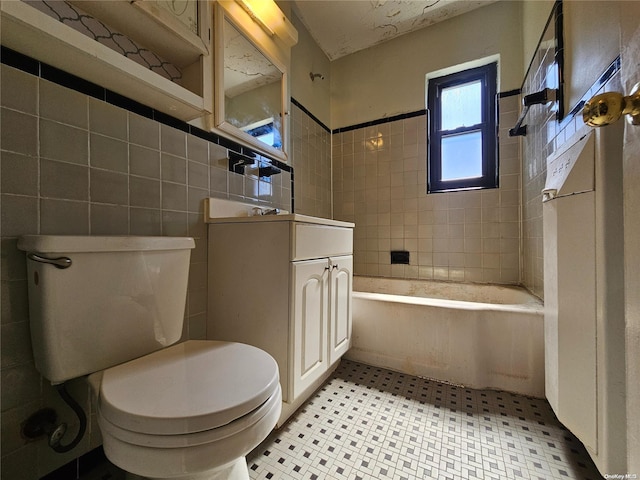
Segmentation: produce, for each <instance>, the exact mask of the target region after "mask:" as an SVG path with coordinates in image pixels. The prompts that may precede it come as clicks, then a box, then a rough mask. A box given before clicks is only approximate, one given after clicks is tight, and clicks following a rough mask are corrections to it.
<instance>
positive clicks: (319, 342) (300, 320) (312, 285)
mask: <svg viewBox="0 0 640 480" xmlns="http://www.w3.org/2000/svg"><path fill="white" fill-rule="evenodd" d="M329 270H330V269H329V262H328V259H326V258H325V259H321V260H308V261H304V262H292V277H293V299H292V301H293V335H292V338H293V348H292V351H291V356H292V365H293V369H292V370H293V382H292V384H293V392H292V398H296V397H298V395H300V394H301V393H302V392H303V391H304V389H305V388H307V387H309V386H310V385H311V384H312V383H313V382H314V381H315V380H317V379H318V378H319V377H320V376H321V375H322V374H323V373H324V372H326V370H327V368H328V362H327V343H326V341H327V332H328V325H327V319H328V313H329V312H328V295H329V288H328V287H329V280H328V279H329V275H330V271H329Z"/></svg>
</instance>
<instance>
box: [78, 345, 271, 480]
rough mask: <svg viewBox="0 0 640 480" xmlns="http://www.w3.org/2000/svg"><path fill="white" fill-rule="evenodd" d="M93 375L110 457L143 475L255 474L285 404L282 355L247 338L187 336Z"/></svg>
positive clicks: (202, 476) (208, 476)
mask: <svg viewBox="0 0 640 480" xmlns="http://www.w3.org/2000/svg"><path fill="white" fill-rule="evenodd" d="M89 381H90V383H91V385H92V388H93V391H94V393H95V394H96V398H97V406H98V424H99V426H100V430H101V432H102V436H103V446H104V451H105V454H106V455H107V458H109V460H110V461H111V462H112V463H114V464H115V465H118V466H119V467H120V468H122V469H124V470H126V471H127V472H130V473H133V474H136V475H139V476H142V477H143V478H153V479H164V478H188V479H190V480H191V479H193V480H195V479H198V480H199V479H203V480H204V479H207V480H210V479H218V478H220V479H222V478H225V479H234V480H235V479H248V478H249V476H248V470H247V466H246V461H245V458H244V457H245V455H246V454H247V453H249V452H250V451H251V450H252V449H253V448H255V447H256V446H257V445H258V443H260V442H261V441H262V439H264V438H266V436H267V435H268V434H269V432H270V431H271V429H272V428H273V426H274V424H275V422H276V421H277V419H278V417H279V415H280V409H281V405H282V396H281V392H280V383H279V377H278V366H277V364H276V362H275V360H273V358H272V357H271V356H270V355H268V354H267V353H266V352H264V351H262V350H259V349H257V348H255V347H252V346H249V345H244V344H240V343H229V342H216V341H196V340H191V341H186V342H184V343H180V344H178V345H174V346H172V347H169V348H166V349H163V350H160V351H157V352H154V353H152V354H149V355H146V356H144V357H141V358H138V359H135V360H132V361H130V362H127V363H124V364H122V365H118V366H116V367H113V368H110V369H108V370H105V371H104V372H99V373H95V374H92V375H90V377H89Z"/></svg>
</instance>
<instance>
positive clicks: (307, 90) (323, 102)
mask: <svg viewBox="0 0 640 480" xmlns="http://www.w3.org/2000/svg"><path fill="white" fill-rule="evenodd" d="M290 18H291V22H292V23H293V25H294V26H295V27H296V29H297V30H298V43H297V44H296V45H295V46H294V47H293V48H292V49H291V96H292V97H293V98H295V99H296V100H297V101H298V102H300V103H301V104H302V105H303V106H304V107H305V108H306V109H307V110H309V111H310V112H311V113H313V115H314V116H315V117H316V118H317V119H318V120H320V121H321V122H322V123H324V124H325V125H326V126H328V127H330V123H331V118H330V111H331V101H330V89H329V87H330V85H331V65H330V62H329V59H328V58H327V56H326V55H325V54H324V52H323V51H322V50H321V49H320V47H318V45H317V44H316V42H315V41H314V40H313V38H312V37H311V35H310V34H309V32H308V31H307V29H306V28H305V26H304V25H303V23H302V22H301V21H300V20H299V19H298V17H297V16H296V15H295V14H293V15H292V16H291V17H290ZM310 72H313V73H321V74H322V75H324V80H321V79H319V78H316V79H315V80H314V81H311V78H310V77H309V73H310Z"/></svg>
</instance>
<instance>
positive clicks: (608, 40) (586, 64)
mask: <svg viewBox="0 0 640 480" xmlns="http://www.w3.org/2000/svg"><path fill="white" fill-rule="evenodd" d="M634 3H636V2H614V1H607V2H584V1H578V2H576V1H565V2H563V4H562V8H563V14H564V40H565V44H564V45H565V46H564V48H565V62H564V72H565V73H564V80H565V87H564V99H565V102H564V106H565V112H568V111H569V110H570V109H571V108H572V107H573V106H574V105H576V103H578V101H579V100H580V98H582V96H583V95H584V94H585V93H586V92H587V90H588V89H589V88H591V86H592V85H593V82H594V81H595V80H596V79H597V78H598V77H599V76H600V75H601V74H602V73H603V72H604V71H605V69H606V68H607V67H608V66H609V65H611V62H613V60H614V59H615V58H616V56H617V55H618V54H619V53H620V29H619V25H620V21H621V18H624V17H627V16H629V14H628V13H627V12H625V11H624V10H626V9H627V8H634V7H633V4H634ZM625 4H626V5H628V7H625V6H624V5H625ZM631 18H634V17H633V15H631ZM635 20H636V23H637V21H638V17H635Z"/></svg>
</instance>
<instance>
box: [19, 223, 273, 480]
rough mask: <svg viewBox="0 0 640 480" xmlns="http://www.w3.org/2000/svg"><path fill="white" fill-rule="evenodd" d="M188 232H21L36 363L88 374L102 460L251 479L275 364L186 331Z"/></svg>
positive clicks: (214, 478) (155, 470)
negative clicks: (250, 458)
mask: <svg viewBox="0 0 640 480" xmlns="http://www.w3.org/2000/svg"><path fill="white" fill-rule="evenodd" d="M194 245H195V244H194V241H193V239H192V238H187V237H175V238H172V237H118V236H111V237H100V236H53V235H26V236H23V237H21V238H20V239H19V240H18V248H20V249H21V250H24V251H26V252H27V258H28V261H27V269H28V282H29V284H28V288H29V309H30V327H31V337H32V343H33V352H34V359H35V364H36V368H37V369H38V371H39V372H40V373H41V374H42V375H43V376H44V377H45V378H47V379H48V380H49V381H50V382H51V383H52V384H60V383H64V382H66V381H67V380H71V379H73V378H78V377H84V376H86V377H87V378H88V381H89V383H90V385H91V388H92V391H93V392H94V394H95V397H96V405H97V419H98V425H99V427H100V430H101V433H102V438H103V447H104V451H105V454H106V456H107V457H108V458H109V460H110V461H111V462H112V463H113V464H115V465H117V466H118V467H120V468H122V469H123V470H125V471H126V472H128V473H129V474H130V475H131V477H132V478H139V477H142V478H150V479H168V478H172V479H185V480H186V479H188V480H222V479H231V480H235V479H243V480H246V479H248V478H249V474H248V469H247V464H246V460H245V456H246V455H247V454H248V453H249V452H250V451H251V450H252V449H253V448H255V447H256V446H257V445H258V444H259V443H260V442H262V441H263V440H264V439H265V438H266V437H267V435H268V434H269V433H270V432H271V430H272V429H273V428H274V426H275V424H276V422H277V420H278V418H279V416H280V410H281V405H282V394H281V391H280V382H279V376H278V365H277V364H276V362H275V360H274V359H273V358H272V357H271V356H270V355H269V354H268V353H266V352H264V351H262V350H260V349H258V348H255V347H252V346H249V345H245V344H240V343H233V342H219V341H213V340H187V341H185V342H181V343H177V342H178V340H180V338H181V336H182V327H183V318H184V307H185V301H186V292H187V280H188V272H189V258H190V252H191V249H192V248H194Z"/></svg>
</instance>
